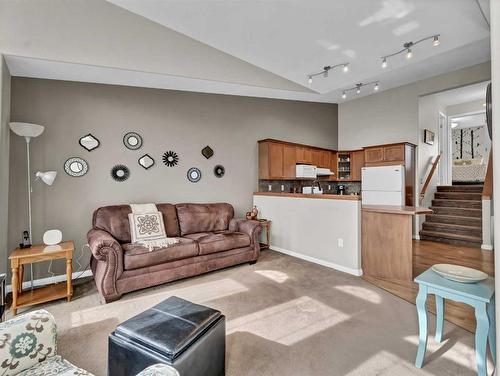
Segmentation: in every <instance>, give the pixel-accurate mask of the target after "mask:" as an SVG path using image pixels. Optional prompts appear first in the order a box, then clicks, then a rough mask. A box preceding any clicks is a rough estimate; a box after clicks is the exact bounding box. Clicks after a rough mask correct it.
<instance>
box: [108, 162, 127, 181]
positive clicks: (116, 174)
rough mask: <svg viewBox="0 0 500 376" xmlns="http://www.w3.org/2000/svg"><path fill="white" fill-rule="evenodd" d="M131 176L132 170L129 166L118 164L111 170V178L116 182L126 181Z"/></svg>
mask: <svg viewBox="0 0 500 376" xmlns="http://www.w3.org/2000/svg"><path fill="white" fill-rule="evenodd" d="M129 176H130V170H129V169H128V167H127V166H125V165H122V164H118V165H116V166H114V167H113V168H112V169H111V177H112V178H113V179H115V180H116V181H120V182H121V181H125V180H127V179H128V178H129Z"/></svg>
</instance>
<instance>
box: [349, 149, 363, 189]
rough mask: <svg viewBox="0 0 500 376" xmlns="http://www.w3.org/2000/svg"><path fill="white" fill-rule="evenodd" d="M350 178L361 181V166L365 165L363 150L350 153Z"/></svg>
mask: <svg viewBox="0 0 500 376" xmlns="http://www.w3.org/2000/svg"><path fill="white" fill-rule="evenodd" d="M351 157H352V160H351V180H355V181H361V168H362V167H364V165H365V152H364V151H363V150H360V151H355V152H354V153H352V154H351Z"/></svg>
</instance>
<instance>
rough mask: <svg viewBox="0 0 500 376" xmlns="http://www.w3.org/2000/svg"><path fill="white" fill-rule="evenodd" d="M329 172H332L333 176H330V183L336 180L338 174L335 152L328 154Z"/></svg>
mask: <svg viewBox="0 0 500 376" xmlns="http://www.w3.org/2000/svg"><path fill="white" fill-rule="evenodd" d="M329 167H330V171H332V172H333V175H330V177H329V178H328V180H330V181H335V180H337V173H338V169H337V167H338V160H337V153H335V152H330V166H329Z"/></svg>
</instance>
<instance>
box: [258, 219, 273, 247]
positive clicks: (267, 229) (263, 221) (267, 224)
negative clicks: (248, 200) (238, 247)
mask: <svg viewBox="0 0 500 376" xmlns="http://www.w3.org/2000/svg"><path fill="white" fill-rule="evenodd" d="M258 221H259V222H260V225H261V226H262V229H263V230H264V231H265V232H266V242H265V243H260V250H261V251H262V250H263V249H269V247H270V246H271V221H269V220H267V219H258Z"/></svg>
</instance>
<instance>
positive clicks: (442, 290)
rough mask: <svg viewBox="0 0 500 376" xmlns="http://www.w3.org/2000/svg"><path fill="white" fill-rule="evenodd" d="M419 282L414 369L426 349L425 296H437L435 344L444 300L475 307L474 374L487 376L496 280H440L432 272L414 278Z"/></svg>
mask: <svg viewBox="0 0 500 376" xmlns="http://www.w3.org/2000/svg"><path fill="white" fill-rule="evenodd" d="M415 282H417V283H418V285H419V289H418V295H417V302H416V303H417V312H418V325H419V332H420V334H419V342H418V351H417V359H416V360H415V366H416V367H417V368H422V365H423V363H424V356H425V349H426V347H427V308H426V301H427V295H428V294H434V295H435V297H436V341H437V342H441V340H442V337H443V325H444V299H451V300H454V301H456V302H461V303H466V304H469V305H470V306H472V307H474V309H475V313H476V321H477V324H476V361H477V374H478V375H479V376H486V375H487V369H486V344H487V343H488V342H489V346H490V352H491V356H492V358H493V362H495V363H496V352H495V347H496V344H495V279H494V278H492V277H489V278H488V279H486V280H484V281H481V282H478V283H459V282H453V281H450V280H448V279H446V278H443V277H441V276H440V275H439V274H437V273H436V272H434V271H433V270H431V269H427V270H426V271H425V272H423V273H422V274H420V275H419V276H418V277H417V278H415Z"/></svg>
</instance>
